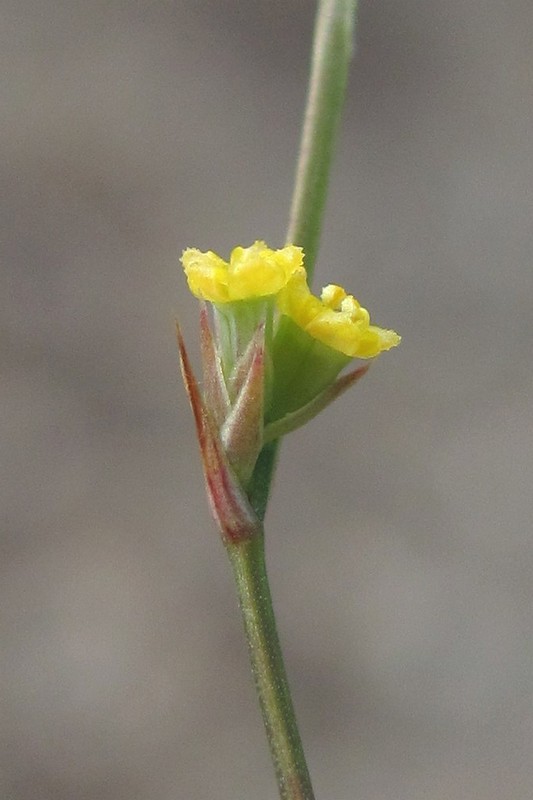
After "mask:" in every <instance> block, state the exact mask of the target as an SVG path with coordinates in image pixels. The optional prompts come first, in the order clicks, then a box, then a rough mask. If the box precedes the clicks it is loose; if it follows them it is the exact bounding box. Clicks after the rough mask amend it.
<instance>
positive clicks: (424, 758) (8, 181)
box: [0, 0, 533, 800]
mask: <svg viewBox="0 0 533 800" xmlns="http://www.w3.org/2000/svg"><path fill="white" fill-rule="evenodd" d="M1 12H2V32H1V38H2V42H1V47H0V63H1V71H0V74H1V76H2V77H1V82H2V92H1V97H2V132H1V141H2V151H3V152H2V159H1V167H0V169H1V173H2V180H3V190H2V199H1V202H2V206H3V208H2V211H3V214H2V251H3V255H2V273H1V275H2V277H1V280H2V284H3V288H2V293H1V300H2V316H1V325H2V332H1V345H0V346H1V348H2V356H3V358H2V390H1V394H2V412H1V413H2V417H1V419H2V440H3V446H2V447H3V459H2V473H3V474H2V481H1V486H2V502H1V508H2V511H1V514H2V540H1V541H2V551H3V559H2V578H1V582H0V608H1V625H2V642H3V647H2V656H1V660H2V664H1V670H2V701H1V702H2V706H3V708H2V714H1V720H2V722H1V727H0V737H1V741H0V749H1V761H2V777H1V779H0V796H1V797H2V798H4V797H5V798H7V800H126V799H127V800H145V799H146V798H150V800H175V798H191V800H203V799H204V798H217V800H224V799H225V798H227V799H228V800H229V798H232V799H234V798H243V800H244V798H250V797H253V798H257V799H258V800H259V798H265V799H266V798H273V797H274V796H275V794H276V792H275V786H274V782H273V777H272V774H271V766H270V763H269V760H268V755H267V751H266V746H265V743H264V735H263V731H262V728H261V724H260V721H259V716H258V713H257V709H256V703H255V698H254V695H253V690H252V686H251V681H250V678H249V671H248V664H247V659H246V652H245V648H244V644H243V640H242V635H241V627H240V619H239V616H238V613H237V611H236V604H235V599H234V596H233V588H232V584H231V579H230V574H229V569H228V565H227V564H226V561H225V556H224V552H223V549H222V547H221V546H220V544H219V542H218V541H217V536H216V533H215V530H214V527H213V525H212V523H211V521H210V518H209V514H208V511H207V507H206V502H205V499H204V496H203V487H202V478H201V471H200V466H199V458H198V454H197V448H196V443H195V439H194V435H193V431H192V427H191V419H190V414H189V409H188V407H187V402H186V398H185V394H184V391H183V389H182V387H181V385H180V381H179V378H178V374H177V359H176V352H175V342H174V338H173V319H174V317H175V316H176V315H179V317H180V319H181V320H182V322H183V325H184V327H185V330H186V334H187V337H188V339H189V340H190V341H191V342H192V341H194V339H195V336H196V322H197V308H196V303H195V302H194V301H193V300H192V298H191V297H190V296H189V295H188V293H187V291H186V289H185V285H184V280H183V278H182V275H181V274H180V268H179V265H178V255H179V253H180V251H181V249H182V248H183V247H186V246H197V247H200V248H201V249H207V248H212V249H214V250H216V251H218V252H220V253H221V254H227V253H228V252H229V249H230V248H231V247H232V246H234V245H235V244H237V243H242V244H249V243H251V242H252V241H253V240H254V239H255V238H265V239H266V240H267V241H268V242H269V243H271V244H272V245H273V246H279V245H280V244H282V242H283V236H284V229H285V224H286V216H287V210H288V204H289V198H290V191H291V184H292V173H293V164H294V157H295V152H296V149H297V141H298V135H299V127H300V118H301V112H302V109H303V102H304V93H305V82H306V71H307V65H308V52H309V43H310V37H311V32H312V24H313V13H314V4H313V3H310V2H297V0H292V2H289V1H288V0H284V2H272V0H270V1H265V2H252V3H241V2H237V0H226V1H225V2H224V1H223V0H221V1H220V2H193V0H182V2H170V1H165V0H153V1H152V2H135V0H123V1H122V0H112V1H111V2H92V3H91V2H89V3H87V2H78V0H63V1H62V2H61V1H60V0H58V1H57V2H52V0H42V1H41V2H29V1H28V0H11V1H10V0H3V2H2V3H1ZM532 30H533V7H532V5H531V2H530V0H510V2H507V3H505V4H503V3H499V2H496V0H473V2H470V3H464V2H463V1H462V0H450V2H446V3H441V2H437V0H432V1H431V2H415V0H404V1H403V2H399V1H398V0H386V1H385V2H381V3H371V2H363V3H362V4H361V13H360V26H359V37H358V38H359V48H358V56H357V60H356V61H355V62H354V67H353V70H352V75H351V82H350V89H349V97H348V102H347V110H346V115H345V118H344V124H343V128H342V133H341V139H340V146H339V149H338V153H337V157H336V161H335V168H334V171H333V180H332V191H331V197H330V202H329V205H328V212H327V219H326V224H325V231H324V237H323V242H322V249H321V257H320V263H319V267H318V272H317V283H318V285H320V284H323V283H328V282H330V281H332V280H336V281H338V282H340V283H343V284H345V285H346V286H347V287H348V288H350V289H352V291H354V292H355V293H356V294H357V296H359V297H360V298H361V299H362V301H363V302H364V304H365V305H366V306H367V307H368V308H370V309H371V310H372V312H373V315H374V319H375V320H376V321H377V322H378V323H379V322H381V323H382V324H384V325H386V326H391V327H394V328H396V329H397V330H398V331H399V332H401V333H402V335H403V343H402V345H401V348H400V349H399V350H398V351H395V352H393V353H391V354H388V355H385V356H383V357H382V358H381V359H380V360H379V363H377V364H376V365H375V366H374V367H373V368H372V370H371V373H370V375H369V376H368V377H367V378H366V379H365V381H364V382H363V383H362V384H360V385H359V386H358V388H357V389H356V390H354V391H353V393H351V394H350V395H348V396H345V397H343V399H342V400H340V401H339V402H338V404H337V406H336V407H335V408H333V409H330V410H329V411H328V412H327V413H325V414H324V415H322V416H321V417H320V418H319V419H317V420H315V421H314V422H313V423H312V424H310V425H309V426H308V427H307V428H306V429H305V430H303V431H301V432H299V433H297V434H294V435H293V436H292V437H291V439H290V440H288V441H287V442H286V446H285V447H284V449H283V456H282V460H281V464H280V468H279V473H278V477H277V482H276V487H275V492H274V496H273V501H272V505H271V510H270V513H269V517H268V553H269V563H270V570H271V578H272V584H273V591H274V596H275V600H276V605H277V610H278V614H279V626H280V631H281V636H282V640H283V642H284V645H285V650H286V655H287V664H288V670H289V674H290V677H291V679H292V684H293V687H294V693H295V702H296V706H297V709H298V714H299V718H300V720H301V725H302V733H303V737H304V741H305V743H306V749H307V753H308V757H309V762H310V766H311V771H312V774H313V777H314V781H315V788H316V793H317V797H319V798H330V800H351V798H358V800H450V798H454V799H455V800H473V799H474V798H476V799H477V798H482V799H483V800H526V798H530V797H531V793H532V788H531V787H532V779H533V756H532V741H533V735H532V734H533V707H532V678H533V647H532V634H531V626H532V624H533V623H532V610H533V609H532V605H533V604H532V600H533V588H532V566H533V546H532V543H531V516H532V511H533V492H532V487H531V478H532V469H531V461H532V445H533V405H532V399H531V398H532V394H531V385H532V377H531V342H532V334H533V315H532V301H533V278H532V270H531V254H532V245H533V241H532V239H533V237H532V225H531V217H532V211H533V203H532V196H531V195H532V185H533V157H532V156H533V151H532V146H531V128H532V123H533V110H532V99H533V56H532V55H531V53H532V47H531V45H532ZM192 349H193V351H194V346H193V348H192Z"/></svg>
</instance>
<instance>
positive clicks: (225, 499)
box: [176, 325, 262, 545]
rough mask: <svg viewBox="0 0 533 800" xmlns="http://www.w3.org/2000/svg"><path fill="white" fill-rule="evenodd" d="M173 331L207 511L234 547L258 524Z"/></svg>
mask: <svg viewBox="0 0 533 800" xmlns="http://www.w3.org/2000/svg"><path fill="white" fill-rule="evenodd" d="M176 329H177V337H178V347H179V352H180V364H181V372H182V375H183V381H184V383H185V388H186V390H187V394H188V396H189V402H190V404H191V409H192V412H193V416H194V421H195V424H196V432H197V436H198V442H199V444H200V452H201V455H202V462H203V468H204V476H205V481H206V487H207V495H208V497H209V502H210V506H211V510H212V513H213V516H214V518H215V521H216V523H217V525H218V527H219V530H220V533H221V535H222V540H223V541H224V543H225V544H226V545H230V544H236V543H238V542H242V541H245V540H246V539H250V538H252V537H253V536H256V535H260V534H261V532H262V528H261V523H260V521H259V519H258V518H257V516H256V514H255V513H254V511H253V509H252V507H251V505H250V503H249V501H248V499H247V497H246V495H245V494H244V492H243V491H242V489H241V488H240V486H239V483H238V481H237V479H236V477H235V475H234V473H233V470H232V469H231V467H230V465H229V463H228V460H227V458H226V456H225V454H224V449H223V447H222V443H221V441H220V438H219V435H218V432H217V431H216V429H215V428H214V425H213V420H212V419H211V417H210V414H209V412H208V410H207V408H206V407H205V404H204V402H203V400H202V396H201V394H200V390H199V388H198V383H197V381H196V378H195V377H194V373H193V371H192V368H191V364H190V361H189V358H188V355H187V350H186V348H185V342H184V341H183V337H182V335H181V331H180V328H179V325H176Z"/></svg>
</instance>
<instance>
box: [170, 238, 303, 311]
mask: <svg viewBox="0 0 533 800" xmlns="http://www.w3.org/2000/svg"><path fill="white" fill-rule="evenodd" d="M181 263H182V264H183V267H184V270H185V275H186V276H187V282H188V284H189V289H190V290H191V292H192V293H193V294H194V295H195V296H196V297H198V298H199V299H201V300H208V301H209V302H211V303H217V304H218V303H231V302H233V301H235V300H250V299H253V298H258V297H267V296H269V295H276V294H277V293H278V292H279V291H280V290H281V289H282V288H283V287H284V286H285V285H286V284H287V282H288V281H289V279H290V277H291V276H292V275H293V274H294V273H295V272H296V271H297V270H298V269H302V268H303V266H302V265H303V251H302V248H301V247H295V246H294V245H288V246H287V247H283V248H282V249H281V250H270V249H269V248H268V247H267V246H266V244H265V243H264V242H261V241H257V242H255V243H254V244H253V245H251V247H235V248H234V249H233V250H232V252H231V255H230V259H229V262H226V261H224V260H223V259H222V258H220V256H217V255H216V253H213V252H212V251H211V250H208V251H207V252H206V253H202V252H201V251H200V250H196V249H195V248H192V247H191V248H188V249H187V250H185V251H184V252H183V255H182V257H181Z"/></svg>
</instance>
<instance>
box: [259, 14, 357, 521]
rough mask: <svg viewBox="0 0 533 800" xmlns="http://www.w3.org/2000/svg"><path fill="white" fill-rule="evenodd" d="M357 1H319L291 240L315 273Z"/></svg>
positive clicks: (266, 480)
mask: <svg viewBox="0 0 533 800" xmlns="http://www.w3.org/2000/svg"><path fill="white" fill-rule="evenodd" d="M356 10H357V0H320V2H319V3H318V9H317V15H316V22H315V33H314V39H313V55H312V60H311V73H310V78H309V87H308V92H307V103H306V109H305V114H304V123H303V129H302V136H301V140H300V150H299V155H298V163H297V166H296V177H295V184H294V192H293V196H292V202H291V209H290V214H289V227H288V230H287V237H286V240H287V242H288V243H289V244H296V245H299V246H300V247H302V248H303V251H304V253H305V268H306V270H307V274H308V277H309V282H310V281H311V278H312V276H313V272H314V267H315V261H316V256H317V252H318V245H319V240H320V232H321V228H322V219H323V216H324V209H325V206H326V198H327V192H328V183H329V174H330V168H331V162H332V155H333V150H334V145H335V139H336V134H337V130H338V127H339V122H340V117H341V112H342V107H343V104H344V98H345V95H346V85H347V81H348V68H349V64H350V58H351V55H352V52H353V38H354V26H355V16H356ZM277 450H278V445H277V443H276V442H274V443H270V444H268V445H266V446H265V447H264V448H263V451H262V452H261V454H260V456H259V459H258V461H257V466H256V469H255V471H254V474H253V476H252V480H251V483H250V487H249V496H250V500H251V502H252V505H253V506H254V508H255V510H256V513H257V514H258V516H259V518H260V519H261V520H262V519H264V516H265V511H266V506H267V502H268V496H269V493H270V487H271V485H272V480H273V477H274V469H275V466H276V458H277Z"/></svg>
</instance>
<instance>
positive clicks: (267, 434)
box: [263, 364, 370, 444]
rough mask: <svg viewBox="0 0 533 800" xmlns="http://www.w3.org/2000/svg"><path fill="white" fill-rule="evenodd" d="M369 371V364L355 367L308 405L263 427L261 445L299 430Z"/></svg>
mask: <svg viewBox="0 0 533 800" xmlns="http://www.w3.org/2000/svg"><path fill="white" fill-rule="evenodd" d="M369 369H370V364H363V366H362V367H357V369H354V370H352V372H348V373H347V374H346V375H342V376H341V377H340V378H337V380H336V381H335V382H334V383H332V384H330V385H329V386H328V387H327V388H326V389H324V390H323V391H322V392H320V394H318V395H317V396H316V397H314V398H313V399H312V400H311V401H310V402H309V403H307V404H306V405H305V406H302V408H299V409H298V410H297V411H293V412H291V413H290V414H286V415H285V416H284V417H282V418H281V419H278V420H276V421H275V422H271V423H270V424H269V425H266V426H265V429H264V433H263V443H264V444H267V442H272V441H274V440H275V439H279V438H280V437H281V436H285V435H286V434H287V433H290V432H291V431H294V430H296V428H300V427H301V426H302V425H305V423H306V422H309V420H311V419H313V417H316V415H317V414H319V413H320V412H321V411H323V409H324V408H326V406H329V405H330V403H332V402H333V401H334V400H336V399H337V397H339V396H340V395H341V394H343V392H345V391H346V390H347V389H349V388H350V387H351V386H353V385H354V384H355V383H357V381H358V380H359V379H360V378H362V377H363V375H366V373H367V372H368V370H369Z"/></svg>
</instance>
